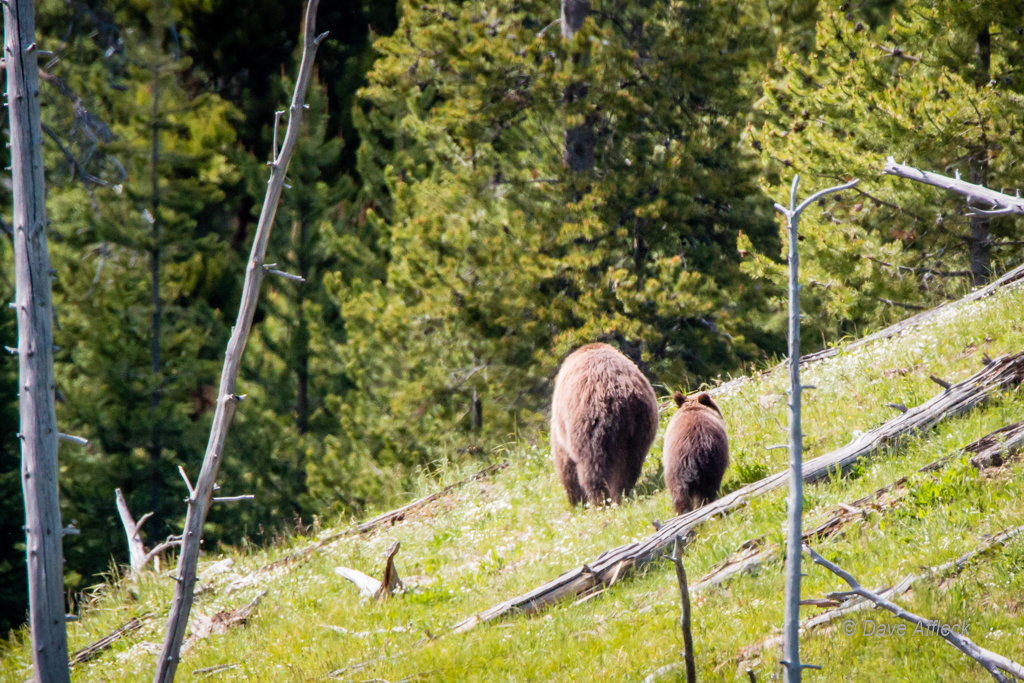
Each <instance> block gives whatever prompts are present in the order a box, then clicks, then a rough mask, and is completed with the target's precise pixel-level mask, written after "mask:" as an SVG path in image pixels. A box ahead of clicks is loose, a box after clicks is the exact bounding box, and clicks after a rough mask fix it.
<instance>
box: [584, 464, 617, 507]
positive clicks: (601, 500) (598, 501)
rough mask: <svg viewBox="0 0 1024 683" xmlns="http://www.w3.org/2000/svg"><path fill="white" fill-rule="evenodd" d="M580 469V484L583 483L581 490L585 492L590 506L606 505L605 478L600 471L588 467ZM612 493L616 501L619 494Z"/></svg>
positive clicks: (606, 482) (606, 485)
mask: <svg viewBox="0 0 1024 683" xmlns="http://www.w3.org/2000/svg"><path fill="white" fill-rule="evenodd" d="M580 469H581V472H580V484H582V485H583V490H584V491H586V493H587V500H588V501H589V502H590V506H591V507H597V506H599V505H606V504H607V503H608V497H609V496H608V481H607V479H606V478H605V477H604V476H602V474H601V473H600V472H595V471H593V470H591V469H589V468H580ZM612 495H613V498H614V499H615V500H616V502H617V501H618V498H619V496H615V495H614V494H612Z"/></svg>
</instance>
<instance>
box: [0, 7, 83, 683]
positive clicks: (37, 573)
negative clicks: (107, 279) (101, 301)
mask: <svg viewBox="0 0 1024 683" xmlns="http://www.w3.org/2000/svg"><path fill="white" fill-rule="evenodd" d="M3 6H4V48H5V49H4V60H5V65H6V67H7V105H8V111H9V112H10V140H11V179H12V183H13V186H12V188H11V191H12V194H13V195H14V211H13V222H12V226H11V227H12V229H13V232H14V274H15V282H16V294H15V307H16V309H17V316H18V391H19V400H18V405H19V410H20V414H21V433H20V434H19V436H20V438H21V457H22V460H21V477H22V479H21V483H22V488H23V491H24V494H25V540H26V546H27V552H26V555H27V558H26V559H27V564H28V591H29V605H30V614H29V625H30V626H31V629H32V663H33V667H34V676H35V680H36V681H37V682H38V683H44V682H45V683H62V682H64V681H69V680H70V674H69V673H68V639H67V627H66V625H65V616H64V557H63V548H62V542H61V539H62V537H63V527H62V525H61V521H60V499H59V492H58V488H57V476H58V468H57V415H56V413H55V411H54V380H53V312H52V302H51V292H50V254H49V251H48V248H47V243H46V223H47V221H46V179H45V175H44V171H43V140H42V131H41V127H40V121H39V74H38V66H37V63H36V58H37V54H36V42H35V35H36V22H35V9H34V7H33V2H32V0H6V1H5V2H4V3H3Z"/></svg>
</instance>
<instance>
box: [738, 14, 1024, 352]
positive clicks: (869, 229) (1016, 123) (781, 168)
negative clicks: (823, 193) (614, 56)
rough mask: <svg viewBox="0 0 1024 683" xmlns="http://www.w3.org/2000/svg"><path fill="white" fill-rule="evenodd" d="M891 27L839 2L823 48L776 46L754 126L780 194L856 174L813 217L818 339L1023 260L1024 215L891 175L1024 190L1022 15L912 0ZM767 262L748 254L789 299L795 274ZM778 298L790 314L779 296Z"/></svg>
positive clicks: (812, 312)
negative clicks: (972, 204) (853, 183)
mask: <svg viewBox="0 0 1024 683" xmlns="http://www.w3.org/2000/svg"><path fill="white" fill-rule="evenodd" d="M876 18H877V17H876ZM885 18H886V21H884V22H882V23H880V24H878V25H874V26H873V25H872V24H871V23H869V22H868V20H867V18H864V17H860V16H857V15H855V14H853V13H852V11H848V10H847V8H846V5H843V6H840V7H835V6H833V7H832V8H830V9H828V10H827V11H826V12H825V13H824V16H823V17H822V19H821V20H820V21H819V22H818V25H817V42H816V45H815V46H814V48H813V49H810V50H803V51H801V50H800V49H785V48H783V49H781V50H780V53H779V58H778V64H777V72H776V74H777V75H776V77H775V78H773V79H772V80H771V81H769V82H768V84H767V86H766V94H765V98H764V100H763V102H762V103H761V105H760V107H759V109H760V110H761V111H763V114H764V116H765V119H766V121H765V123H764V124H763V126H761V127H759V128H751V129H750V130H749V131H748V139H747V141H748V143H749V144H750V145H752V146H753V147H755V148H757V149H760V150H761V151H762V155H763V160H764V166H765V176H764V178H765V188H766V190H767V191H768V192H769V193H770V194H772V195H773V196H775V197H782V196H783V195H784V194H785V193H786V187H787V186H788V183H789V181H790V180H791V178H792V175H793V174H794V173H800V174H801V176H802V177H803V178H804V179H805V180H804V183H803V186H804V187H806V191H807V192H811V191H812V189H813V188H815V187H819V186H820V187H824V186H827V185H831V184H834V183H835V181H836V180H837V179H840V178H844V179H849V178H853V177H858V178H860V179H861V185H860V186H859V188H858V189H857V190H856V191H852V192H846V193H844V194H843V196H838V197H836V198H835V199H831V198H830V199H829V200H827V201H826V202H824V206H823V207H822V209H821V211H820V216H821V219H820V220H819V221H818V222H817V223H816V222H814V221H812V220H809V219H810V218H811V216H807V217H805V219H804V222H803V223H802V230H801V232H802V234H803V237H804V241H803V243H802V245H801V264H802V265H801V270H802V271H803V272H804V273H805V274H806V277H807V284H808V285H809V286H808V287H807V288H806V289H805V290H804V297H805V298H804V300H803V304H802V305H803V310H804V311H805V312H806V313H807V314H808V320H809V322H810V324H812V325H813V326H814V327H816V328H817V330H816V331H815V333H812V334H809V335H808V337H809V340H808V341H811V340H815V343H817V342H818V341H819V340H822V339H824V340H825V341H830V340H834V339H837V338H839V337H841V336H844V335H852V334H861V333H863V331H864V330H865V329H867V328H869V327H874V326H878V325H880V324H882V323H883V322H887V321H889V320H892V319H894V318H899V317H902V316H904V315H905V314H906V312H907V310H908V309H910V310H913V309H917V308H922V307H929V306H931V305H933V304H934V303H936V302H937V301H939V300H941V299H943V298H945V297H951V296H957V295H959V294H961V293H962V292H963V291H964V290H965V289H966V288H967V287H968V286H970V285H971V284H981V283H983V282H985V281H986V279H987V278H988V277H989V271H990V269H991V265H990V258H991V260H994V261H995V264H996V268H997V269H1002V268H1006V267H1009V266H1011V265H1013V264H1015V263H1017V262H1019V260H1020V258H1021V255H1022V254H1024V252H1022V251H1021V249H1020V244H1019V235H1020V232H1019V219H1015V218H1013V217H1000V218H995V219H989V218H983V217H980V216H970V215H968V214H969V213H971V210H970V209H969V207H968V206H967V204H966V202H965V201H964V199H963V198H962V197H959V196H956V195H953V194H950V193H945V192H942V191H941V190H938V189H936V188H929V187H927V186H924V185H921V184H918V183H910V182H906V181H904V180H899V179H894V178H891V177H886V176H883V175H882V173H881V169H882V166H883V163H884V160H885V158H886V157H887V156H889V155H893V156H895V157H896V158H897V159H899V160H901V161H906V162H907V163H910V164H912V165H914V166H917V167H919V168H922V169H925V170H935V171H938V172H940V173H947V174H953V173H960V174H961V175H962V177H964V179H966V180H973V182H980V183H982V184H986V185H988V186H991V187H995V188H1000V187H1020V185H1021V182H1020V178H1019V173H1018V172H1017V164H1018V160H1019V159H1020V158H1021V136H1020V131H1021V130H1024V105H1022V101H1024V100H1022V99H1021V94H1022V93H1024V76H1022V75H1021V74H1020V73H1019V70H1018V69H1016V68H1015V66H1014V65H1015V64H1019V63H1020V59H1021V57H1022V53H1021V51H1022V49H1024V42H1022V40H1021V30H1022V29H1021V26H1022V24H1024V9H1022V8H1021V7H1020V6H1019V5H1016V4H1014V3H1000V2H983V3H962V2H949V1H945V2H922V1H919V0H907V1H906V2H903V3H900V4H899V6H898V7H897V11H895V13H894V14H893V15H892V16H891V18H889V17H885ZM978 208H982V209H984V208H985V207H978ZM744 246H745V248H746V249H748V250H749V251H751V252H757V251H758V250H756V249H754V248H751V247H750V246H749V245H744ZM762 253H763V252H762ZM769 255H770V256H771V257H772V258H768V259H766V258H762V256H760V255H758V254H756V253H754V254H752V256H751V258H750V260H749V261H748V263H747V264H746V268H747V271H748V272H749V273H751V274H755V275H757V276H759V277H762V278H764V281H765V283H766V285H768V286H772V285H774V286H775V288H776V289H775V291H776V292H778V293H781V289H779V288H780V287H781V285H782V283H783V282H784V280H785V273H784V270H783V269H782V268H780V266H779V265H778V263H777V261H775V257H776V253H770V254H769ZM769 283H771V284H769ZM775 305H776V307H777V308H776V310H778V311H780V312H781V311H783V310H784V304H783V302H782V300H781V299H779V300H777V301H776V304H775Z"/></svg>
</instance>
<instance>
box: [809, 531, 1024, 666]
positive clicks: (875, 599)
mask: <svg viewBox="0 0 1024 683" xmlns="http://www.w3.org/2000/svg"><path fill="white" fill-rule="evenodd" d="M803 549H804V552H805V553H807V554H808V555H809V556H810V557H811V560H812V561H813V562H814V564H816V565H819V566H821V567H824V568H825V569H827V570H829V571H830V572H832V573H833V574H835V575H836V576H838V577H839V578H841V579H842V580H843V581H845V582H846V583H847V584H848V585H849V586H850V588H851V590H850V593H853V594H855V595H857V596H859V597H861V598H863V599H864V600H867V601H868V602H871V603H873V604H874V605H875V606H876V607H881V608H882V609H884V610H886V611H888V612H891V613H892V614H894V615H896V616H897V617H899V618H900V619H903V620H904V621H909V622H910V623H912V624H914V625H915V626H918V627H920V628H922V629H926V630H927V631H928V632H929V633H931V632H935V633H938V634H939V635H941V636H942V637H943V639H945V641H946V642H947V643H949V644H950V645H952V646H953V647H955V648H956V649H958V650H960V651H961V652H963V653H964V654H965V655H967V656H968V657H970V658H971V659H973V660H974V661H976V662H978V663H979V664H981V665H982V667H984V668H985V670H986V671H988V672H989V673H990V674H992V677H993V678H994V679H996V680H997V681H999V682H1000V683H1008V680H1007V678H1006V677H1005V676H1003V675H1002V673H1000V672H1001V671H1005V672H1006V673H1009V674H1010V675H1012V676H1014V677H1015V678H1024V666H1021V665H1020V664H1018V663H1017V662H1014V661H1013V660H1010V659H1007V658H1006V657H1003V656H1002V655H999V654H996V653H995V652H991V651H990V650H986V649H985V648H983V647H979V646H978V645H976V644H975V643H974V641H972V640H971V639H970V638H968V637H967V636H963V635H960V634H959V633H957V632H956V631H952V630H950V629H948V628H940V627H941V625H940V624H938V623H937V622H934V621H931V620H929V619H925V618H924V617H920V616H918V615H916V614H913V613H912V612H908V611H906V610H905V609H903V608H902V607H900V606H899V605H897V604H896V603H894V602H890V601H889V600H886V599H885V598H883V597H881V596H880V595H878V594H876V593H873V592H871V591H869V590H867V589H865V588H864V587H862V586H861V585H860V583H858V582H857V579H855V578H853V576H852V575H851V574H849V573H848V572H846V571H845V570H843V569H842V568H840V567H839V566H838V565H836V564H834V563H832V562H829V561H828V560H826V559H825V558H824V557H822V556H821V555H819V554H818V553H816V552H814V550H813V549H812V548H811V547H810V546H809V545H804V547H803Z"/></svg>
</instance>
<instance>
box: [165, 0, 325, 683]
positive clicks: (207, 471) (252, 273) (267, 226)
mask: <svg viewBox="0 0 1024 683" xmlns="http://www.w3.org/2000/svg"><path fill="white" fill-rule="evenodd" d="M318 4H319V0H309V2H308V4H307V6H306V13H305V18H304V20H303V40H302V61H301V63H300V65H299V73H298V78H297V79H296V81H295V92H294V93H293V95H292V102H291V105H290V106H289V108H288V127H287V129H286V131H285V135H284V141H283V142H282V144H281V149H280V151H278V153H277V155H276V156H275V157H274V160H273V161H271V162H269V164H270V180H269V181H268V182H267V194H266V197H265V199H264V201H263V210H262V212H261V213H260V219H259V222H258V224H257V227H256V236H255V238H254V239H253V243H252V251H251V252H250V254H249V264H248V266H247V268H246V273H245V285H244V287H243V289H242V301H241V304H240V305H239V308H238V318H237V320H236V322H235V326H234V327H233V328H232V330H231V339H230V340H229V341H228V348H227V353H226V354H225V356H224V369H223V370H222V372H221V377H220V389H219V391H218V395H217V407H216V412H215V413H214V416H213V426H212V427H211V430H210V440H209V442H208V443H207V446H206V455H205V456H204V458H203V466H202V469H201V470H200V473H199V479H198V480H197V481H196V485H195V490H194V492H193V493H192V495H190V496H189V499H188V513H187V515H186V517H185V530H184V533H183V545H182V552H181V556H180V558H179V560H178V569H177V576H176V582H175V586H174V597H173V599H172V601H171V607H170V610H169V612H168V615H167V631H166V633H165V635H164V643H163V647H162V648H161V651H160V658H159V659H158V660H157V667H156V674H155V676H154V678H153V680H154V683H171V681H173V680H174V674H175V671H176V670H177V667H178V660H179V658H180V654H181V643H182V640H183V639H184V637H185V629H186V627H187V626H188V617H189V613H190V611H191V609H192V598H193V593H194V590H195V583H196V565H197V563H198V561H199V545H200V543H201V542H202V535H203V524H204V522H205V521H206V515H207V513H208V512H209V510H210V504H211V502H212V501H211V498H212V497H213V488H214V483H215V481H216V479H217V472H218V471H219V469H220V463H221V459H222V458H223V455H224V442H225V439H226V438H227V433H228V428H229V427H230V426H231V418H232V417H233V415H234V412H235V406H236V404H237V403H238V400H239V397H238V396H236V395H235V384H236V383H237V380H238V371H239V368H240V367H241V364H242V353H243V352H244V350H245V344H246V341H248V338H249V330H250V328H251V327H252V320H253V316H254V314H255V313H256V303H257V301H258V299H259V294H260V285H261V283H262V282H263V276H264V274H265V272H266V271H265V269H264V266H263V263H264V258H265V256H266V253H267V243H268V241H269V239H270V231H271V229H272V228H273V225H274V216H275V215H276V213H277V205H278V201H279V200H280V198H281V192H282V188H283V185H284V179H285V174H286V173H287V172H288V162H289V161H290V159H291V155H292V150H293V149H294V148H295V143H296V141H297V140H298V137H299V126H300V124H301V120H302V110H303V106H302V105H303V101H304V100H305V97H306V88H307V87H308V86H309V81H310V78H311V76H312V73H313V61H314V59H315V56H316V49H317V46H319V44H320V42H321V41H323V39H324V38H326V37H327V34H326V33H323V34H321V35H319V36H317V35H315V31H316V10H317V5H318Z"/></svg>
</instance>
